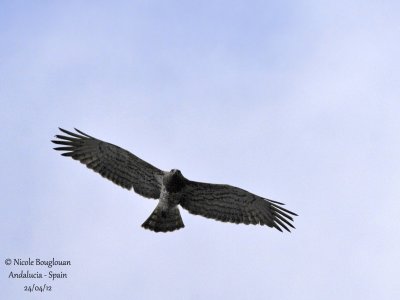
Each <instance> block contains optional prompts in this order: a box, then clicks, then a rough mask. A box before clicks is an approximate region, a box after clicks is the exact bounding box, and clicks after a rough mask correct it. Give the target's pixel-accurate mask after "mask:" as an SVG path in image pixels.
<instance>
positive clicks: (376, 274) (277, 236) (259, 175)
mask: <svg viewBox="0 0 400 300" xmlns="http://www.w3.org/2000/svg"><path fill="white" fill-rule="evenodd" d="M399 20H400V4H399V2H398V1H379V2H378V1H351V3H349V2H348V1H280V2H278V1H114V2H110V1H64V2H61V1H54V2H53V1H31V2H27V1H1V2H0V37H1V39H0V46H1V47H0V101H1V104H2V105H1V107H2V109H1V110H0V116H1V127H0V128H1V148H0V151H1V156H0V157H1V158H0V159H1V161H0V163H1V168H0V182H1V184H2V196H1V198H2V201H1V206H0V208H1V210H0V211H1V218H0V224H1V228H0V230H1V231H0V236H1V237H0V244H1V247H0V254H1V256H0V258H1V264H0V265H1V268H0V271H1V272H0V284H1V286H0V288H1V294H2V295H4V296H2V297H1V298H2V299H39V298H40V299H61V300H63V299H100V300H101V299H256V298H257V299H267V298H271V299H276V298H279V299H281V300H283V299H307V300H309V299H355V298H357V299H374V300H375V299H397V298H399V297H400V288H399V284H398V278H399V277H400V272H399V268H400V262H399V254H398V253H400V237H399V225H400V222H399V215H400V204H399V198H400V187H399V184H398V181H399V178H400V161H399V153H400V135H399V132H400V117H399V116H400V71H399V70H400V60H399V53H400V21H399ZM58 126H61V127H64V128H66V129H72V128H73V127H77V128H79V129H81V130H83V131H85V132H87V133H89V134H91V135H93V136H95V137H97V138H100V139H104V140H106V141H109V142H112V143H114V144H117V145H119V146H121V147H124V148H126V149H128V150H130V151H131V152H133V153H135V154H136V155H138V156H139V157H141V158H143V159H145V160H147V161H149V162H150V163H152V164H154V165H155V166H158V167H159V168H161V169H164V170H169V169H172V168H178V169H180V170H181V171H182V173H183V174H184V175H185V176H186V177H187V178H189V179H192V180H197V181H206V182H215V183H228V184H232V185H236V186H239V187H242V188H244V189H246V190H249V191H252V192H254V193H256V194H258V195H261V196H265V197H268V198H271V199H274V200H277V201H281V202H284V203H286V205H287V208H288V209H291V210H293V211H295V212H297V213H298V214H299V217H297V218H296V219H295V226H296V227H297V229H296V230H294V231H293V232H292V233H290V234H289V233H283V234H282V233H280V232H278V231H275V230H272V229H270V228H267V227H256V226H245V225H241V226H239V225H234V224H225V223H220V222H215V221H212V220H208V219H204V218H201V217H199V216H193V215H190V214H188V213H187V212H186V211H182V217H183V221H184V223H185V226H186V227H185V228H184V229H183V230H179V231H177V232H173V233H168V234H155V233H153V232H150V231H146V230H144V229H142V228H141V227H140V225H141V224H142V223H143V222H144V221H145V220H146V218H147V217H148V215H149V214H150V213H151V212H152V210H153V209H154V207H155V205H156V201H153V200H149V199H145V198H142V197H140V196H139V195H137V194H135V193H133V192H128V191H126V190H123V189H121V188H120V187H118V186H116V185H113V184H112V183H111V182H108V181H106V180H104V179H103V178H101V177H100V176H98V175H97V174H95V173H93V172H92V171H90V170H88V169H87V168H85V167H84V166H83V165H81V164H79V163H77V162H75V161H73V160H71V159H67V158H64V157H61V156H60V155H59V154H58V153H56V152H55V151H54V150H52V147H53V145H52V144H51V143H50V140H51V139H52V138H53V136H54V135H55V134H56V133H57V127H58ZM28 257H30V258H41V259H51V258H53V257H55V258H56V259H63V260H70V261H71V263H72V266H71V267H69V268H59V269H58V270H59V271H62V272H65V273H67V274H68V278H67V279H61V280H58V281H55V282H51V281H49V280H48V279H41V280H32V279H30V280H25V279H9V278H8V274H9V272H10V271H20V270H25V269H26V268H22V267H18V266H6V265H5V264H4V260H5V259H6V258H23V259H27V258H28ZM29 270H30V271H32V272H33V271H43V272H44V271H46V269H45V268H37V267H30V269H29ZM46 272H47V271H46ZM33 283H36V284H37V285H40V284H44V283H47V284H50V285H52V287H53V291H51V292H45V293H38V292H35V293H28V292H24V290H23V288H24V286H25V285H30V284H33Z"/></svg>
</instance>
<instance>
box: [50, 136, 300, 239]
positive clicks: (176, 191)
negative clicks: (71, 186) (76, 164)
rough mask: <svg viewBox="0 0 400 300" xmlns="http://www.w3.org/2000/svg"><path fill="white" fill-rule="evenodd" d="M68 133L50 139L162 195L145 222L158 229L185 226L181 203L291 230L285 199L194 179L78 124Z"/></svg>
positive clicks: (140, 189) (142, 191)
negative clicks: (90, 133)
mask: <svg viewBox="0 0 400 300" xmlns="http://www.w3.org/2000/svg"><path fill="white" fill-rule="evenodd" d="M59 129H60V130H61V131H62V132H63V133H64V134H66V135H56V138H57V139H56V140H53V141H52V142H53V143H55V144H59V145H62V146H61V147H56V148H54V149H55V150H59V151H63V153H62V154H61V155H63V156H70V157H72V158H73V159H75V160H78V161H80V162H81V163H83V164H85V165H86V166H87V167H88V168H89V169H92V170H93V171H95V172H97V173H99V174H100V175H101V176H103V177H105V178H107V179H109V180H111V181H112V182H114V183H115V184H117V185H119V186H121V187H123V188H126V189H128V190H130V189H132V188H133V189H134V191H135V192H136V193H138V194H139V195H142V196H144V197H146V198H153V199H159V201H158V204H157V206H156V208H155V209H154V211H153V213H152V214H151V215H150V216H149V217H148V219H147V220H146V221H145V222H144V223H143V224H142V227H144V228H146V229H149V230H152V231H155V232H168V231H174V230H177V229H180V228H183V227H184V224H183V221H182V218H181V215H180V212H179V208H178V205H180V206H182V207H183V208H184V209H186V210H188V211H189V212H190V213H192V214H194V215H200V216H203V217H206V218H211V219H215V220H218V221H222V222H231V223H236V224H239V223H244V224H254V225H256V224H259V225H267V226H269V227H272V228H276V229H277V230H279V231H282V228H284V229H285V230H287V231H290V230H289V227H292V228H294V226H293V225H292V223H291V222H292V221H293V218H292V216H291V215H294V216H297V215H296V214H295V213H293V212H291V211H289V210H287V209H285V208H283V207H282V206H281V205H284V204H283V203H280V202H277V201H273V200H270V199H266V198H263V197H260V196H257V195H254V194H252V193H250V192H248V191H245V190H243V189H241V188H238V187H234V186H231V185H227V184H212V183H203V182H196V181H191V180H189V179H187V178H185V177H184V176H183V175H182V173H181V172H180V171H179V170H177V169H172V170H171V171H169V172H167V171H162V170H160V169H158V168H156V167H154V166H152V165H151V164H149V163H148V162H145V161H144V160H142V159H140V158H139V157H137V156H136V155H134V154H132V153H130V152H128V151H127V150H124V149H122V148H120V147H118V146H115V145H113V144H110V143H107V142H104V141H101V140H99V139H96V138H94V137H92V136H90V135H88V134H86V133H84V132H82V131H80V130H78V129H75V130H76V132H77V133H74V132H70V131H67V130H65V129H62V128H59Z"/></svg>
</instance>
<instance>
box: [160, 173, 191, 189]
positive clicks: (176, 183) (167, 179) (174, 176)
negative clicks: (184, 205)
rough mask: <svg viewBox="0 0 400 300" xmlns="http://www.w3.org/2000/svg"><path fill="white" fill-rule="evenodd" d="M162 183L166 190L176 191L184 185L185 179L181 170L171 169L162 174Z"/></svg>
mask: <svg viewBox="0 0 400 300" xmlns="http://www.w3.org/2000/svg"><path fill="white" fill-rule="evenodd" d="M163 184H164V186H165V188H166V189H167V192H171V193H176V192H179V191H180V190H181V189H182V188H183V187H184V186H185V184H186V179H185V177H183V175H182V173H181V171H179V170H178V169H172V170H171V171H170V172H168V173H167V174H165V175H164V178H163Z"/></svg>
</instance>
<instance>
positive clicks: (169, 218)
mask: <svg viewBox="0 0 400 300" xmlns="http://www.w3.org/2000/svg"><path fill="white" fill-rule="evenodd" d="M142 227H143V228H146V229H149V230H152V231H155V232H160V231H161V232H168V231H174V230H177V229H180V228H183V227H185V225H184V224H183V221H182V218H181V214H180V212H179V208H178V207H177V206H175V207H173V208H170V209H169V210H164V209H162V208H161V207H160V206H157V207H156V208H155V209H154V211H153V213H152V214H151V215H150V217H148V218H147V220H146V222H144V223H143V224H142Z"/></svg>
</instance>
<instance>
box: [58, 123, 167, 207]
mask: <svg viewBox="0 0 400 300" xmlns="http://www.w3.org/2000/svg"><path fill="white" fill-rule="evenodd" d="M59 129H60V130H61V131H62V132H64V133H66V134H67V135H56V138H58V139H57V140H53V141H52V142H53V143H55V144H59V145H63V146H62V147H57V148H54V149H55V150H59V151H66V152H64V153H62V154H61V155H63V156H70V157H72V158H73V159H75V160H79V161H80V162H81V163H83V164H85V165H86V166H87V167H88V168H89V169H92V170H93V171H95V172H97V173H99V174H100V175H101V176H103V177H105V178H107V179H109V180H111V181H112V182H114V183H115V184H118V185H119V186H122V187H123V188H126V189H128V190H130V189H131V188H133V189H134V190H135V192H136V193H138V194H140V195H142V196H144V197H147V198H155V199H158V198H159V196H160V191H161V185H162V181H161V180H162V179H161V178H162V176H163V174H164V172H163V171H161V170H159V169H157V168H156V167H154V166H152V165H151V164H149V163H147V162H145V161H144V160H142V159H140V158H139V157H137V156H135V155H133V154H132V153H130V152H128V151H126V150H124V149H122V148H120V147H118V146H115V145H113V144H110V143H107V142H103V141H101V140H98V139H96V138H94V137H91V136H90V135H87V134H86V133H83V132H82V131H79V130H78V129H76V128H75V130H76V131H77V132H78V133H79V134H76V133H73V132H70V131H67V130H65V129H62V128H59Z"/></svg>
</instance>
